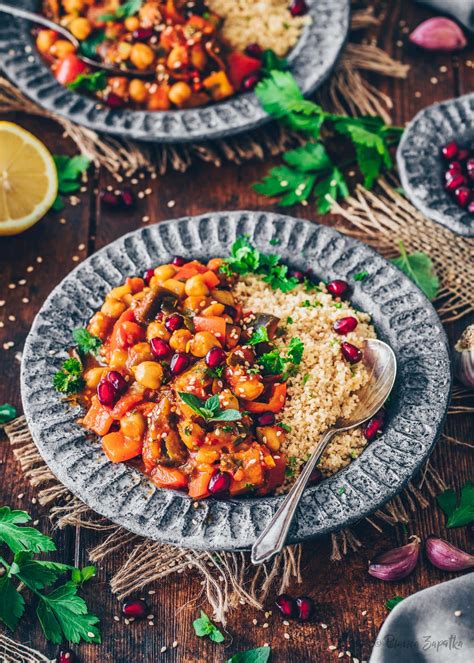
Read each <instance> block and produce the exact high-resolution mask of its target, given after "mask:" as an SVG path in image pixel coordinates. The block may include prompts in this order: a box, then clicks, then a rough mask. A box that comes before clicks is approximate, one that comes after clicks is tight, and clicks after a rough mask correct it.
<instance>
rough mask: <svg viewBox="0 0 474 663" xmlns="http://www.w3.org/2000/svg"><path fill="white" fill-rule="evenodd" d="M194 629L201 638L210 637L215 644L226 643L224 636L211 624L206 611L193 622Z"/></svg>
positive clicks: (202, 611)
mask: <svg viewBox="0 0 474 663" xmlns="http://www.w3.org/2000/svg"><path fill="white" fill-rule="evenodd" d="M193 628H194V632H195V633H196V635H197V636H198V637H199V638H204V637H208V638H209V639H210V640H212V641H213V642H224V634H223V633H222V632H221V631H219V629H218V628H217V626H215V625H214V624H213V623H212V622H211V620H210V619H209V617H208V616H207V615H206V613H205V612H204V610H201V614H200V616H199V617H198V618H197V619H195V620H194V621H193Z"/></svg>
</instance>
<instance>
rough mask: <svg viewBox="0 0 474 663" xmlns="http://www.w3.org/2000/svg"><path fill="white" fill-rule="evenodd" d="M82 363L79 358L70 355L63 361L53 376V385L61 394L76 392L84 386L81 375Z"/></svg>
mask: <svg viewBox="0 0 474 663" xmlns="http://www.w3.org/2000/svg"><path fill="white" fill-rule="evenodd" d="M81 373H82V364H81V362H80V361H79V359H76V358H75V357H70V358H69V359H66V361H64V362H63V365H62V367H61V370H60V371H57V373H55V374H54V376H53V386H54V388H55V389H56V390H57V391H60V392H61V393H63V394H76V393H77V392H78V391H81V390H82V389H83V388H84V384H85V382H84V378H83V377H82V375H81Z"/></svg>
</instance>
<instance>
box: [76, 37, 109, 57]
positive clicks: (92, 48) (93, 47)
mask: <svg viewBox="0 0 474 663" xmlns="http://www.w3.org/2000/svg"><path fill="white" fill-rule="evenodd" d="M104 40H105V30H94V32H93V33H92V34H91V35H89V37H87V39H84V40H83V41H81V43H80V46H79V52H80V53H81V54H82V55H85V56H86V57H87V58H90V59H91V60H95V59H96V57H97V46H99V44H102V42H103V41H104Z"/></svg>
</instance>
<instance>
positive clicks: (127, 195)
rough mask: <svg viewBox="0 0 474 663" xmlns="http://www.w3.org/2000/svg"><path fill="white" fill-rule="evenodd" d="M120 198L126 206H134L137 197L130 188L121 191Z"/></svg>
mask: <svg viewBox="0 0 474 663" xmlns="http://www.w3.org/2000/svg"><path fill="white" fill-rule="evenodd" d="M120 199H121V202H122V205H123V206H124V207H133V206H134V205H135V198H134V197H133V193H132V192H131V191H129V190H128V189H124V190H123V191H121V193H120Z"/></svg>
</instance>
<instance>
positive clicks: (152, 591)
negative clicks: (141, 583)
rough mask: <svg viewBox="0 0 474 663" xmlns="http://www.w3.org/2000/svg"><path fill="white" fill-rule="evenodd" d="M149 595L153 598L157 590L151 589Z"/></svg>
mask: <svg viewBox="0 0 474 663" xmlns="http://www.w3.org/2000/svg"><path fill="white" fill-rule="evenodd" d="M148 594H149V595H150V596H153V594H156V590H155V589H150V590H149V592H148Z"/></svg>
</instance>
